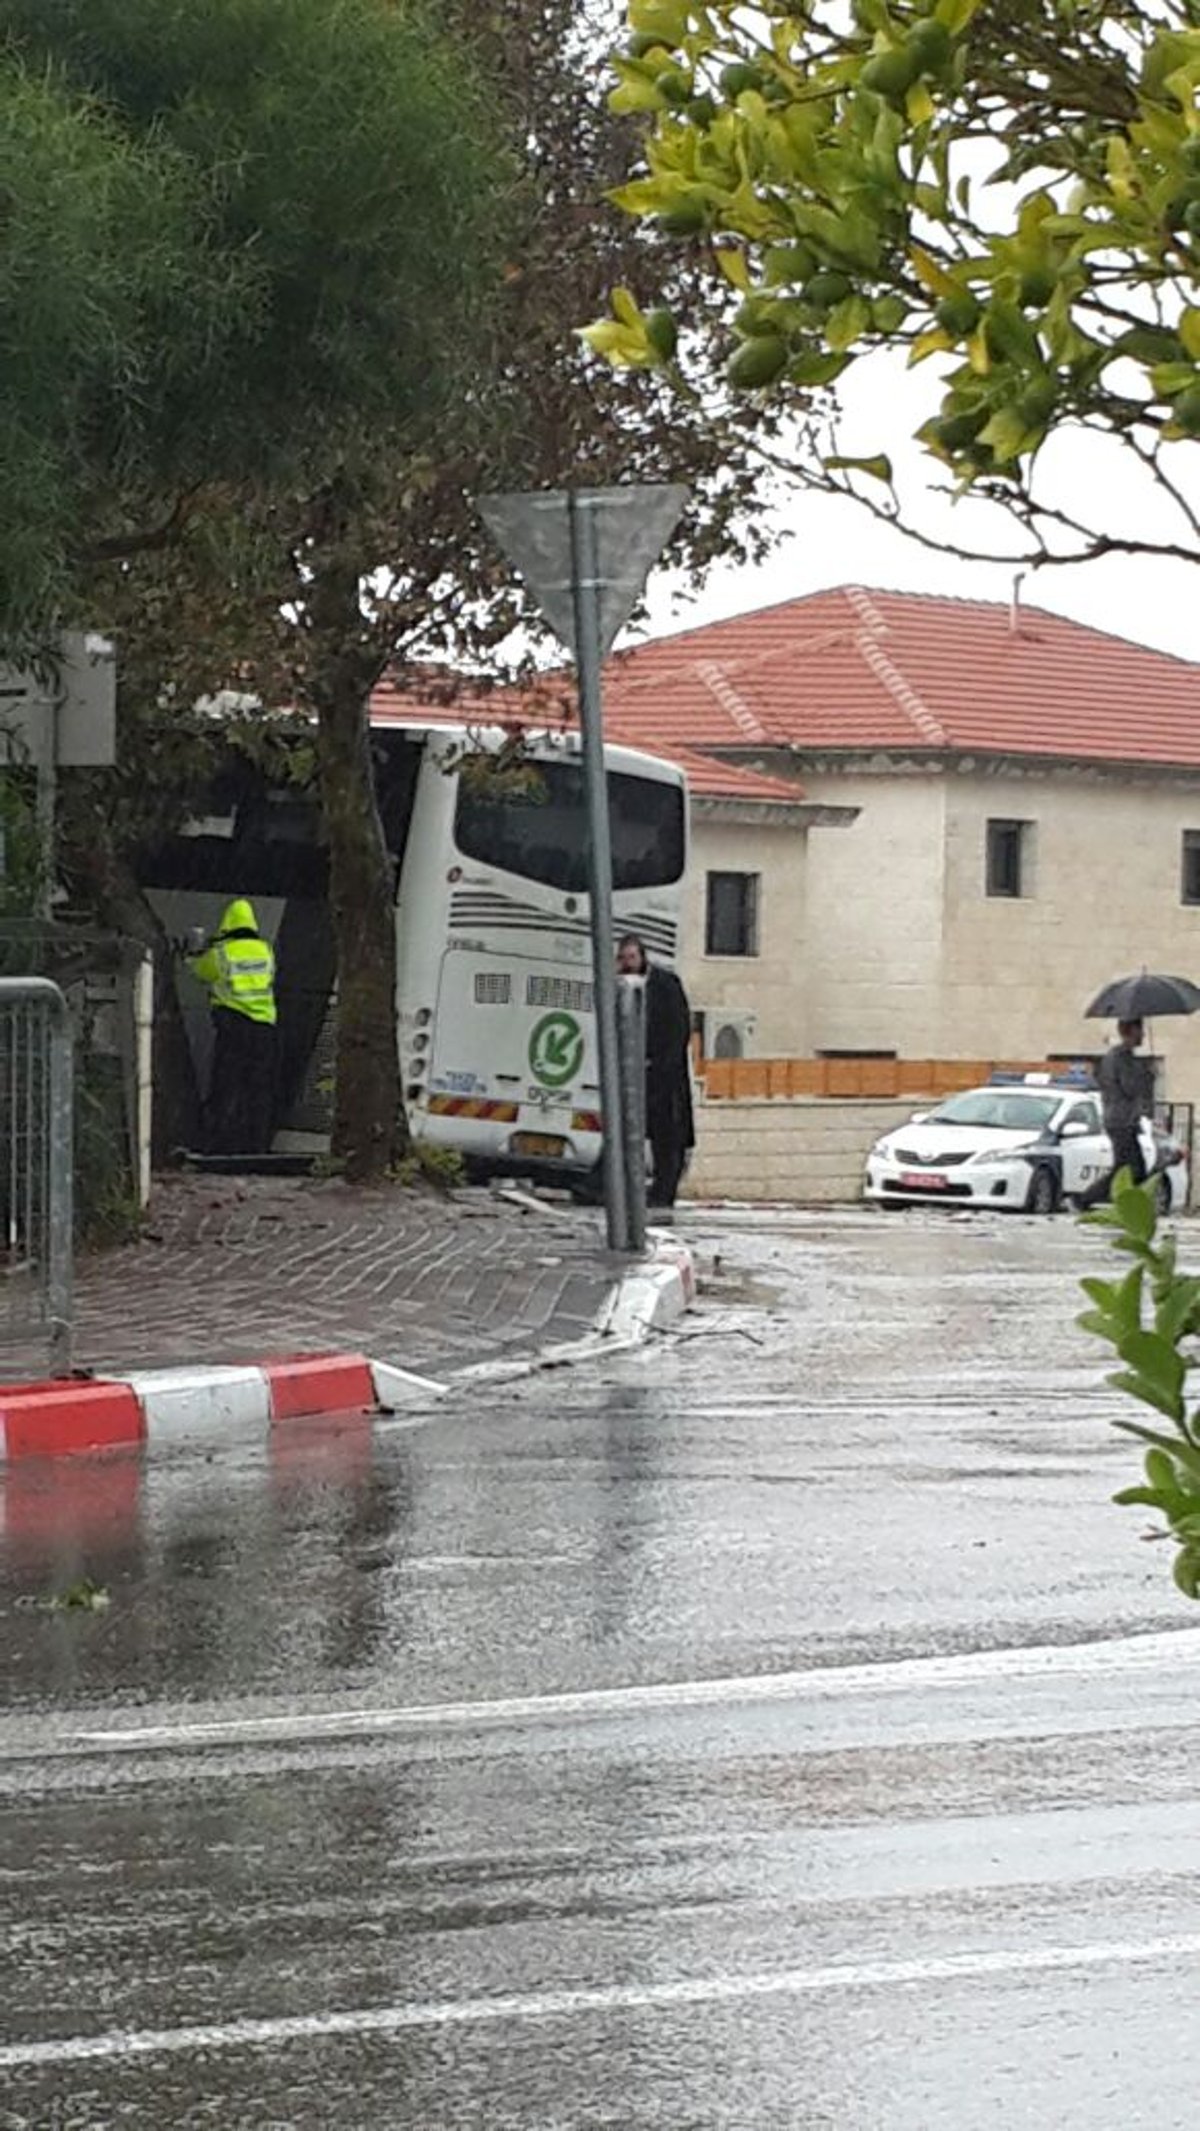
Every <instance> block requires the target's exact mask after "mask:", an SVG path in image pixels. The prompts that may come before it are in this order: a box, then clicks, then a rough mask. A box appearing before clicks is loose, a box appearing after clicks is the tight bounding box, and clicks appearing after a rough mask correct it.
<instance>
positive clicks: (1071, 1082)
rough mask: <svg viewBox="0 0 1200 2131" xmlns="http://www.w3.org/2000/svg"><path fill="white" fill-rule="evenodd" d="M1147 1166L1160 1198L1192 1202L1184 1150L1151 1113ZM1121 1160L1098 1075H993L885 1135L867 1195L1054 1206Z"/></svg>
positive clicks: (896, 1201) (874, 1153)
mask: <svg viewBox="0 0 1200 2131" xmlns="http://www.w3.org/2000/svg"><path fill="white" fill-rule="evenodd" d="M1141 1131H1142V1149H1143V1152H1144V1154H1145V1157H1146V1167H1147V1170H1148V1171H1149V1172H1150V1173H1152V1174H1154V1175H1156V1176H1157V1177H1158V1180H1159V1181H1158V1193H1159V1204H1160V1206H1161V1208H1162V1210H1163V1212H1164V1213H1170V1212H1172V1211H1174V1210H1175V1209H1177V1208H1178V1207H1181V1206H1183V1205H1185V1204H1186V1202H1187V1184H1188V1179H1187V1161H1186V1158H1185V1156H1184V1152H1183V1149H1182V1148H1181V1147H1179V1146H1177V1145H1176V1143H1175V1141H1174V1140H1172V1139H1170V1138H1169V1137H1168V1135H1167V1134H1166V1133H1165V1132H1163V1131H1161V1130H1160V1128H1159V1127H1158V1126H1157V1125H1153V1124H1151V1123H1150V1122H1149V1121H1148V1120H1146V1121H1143V1124H1142V1128H1141ZM1111 1166H1112V1150H1111V1147H1110V1143H1109V1139H1108V1135H1107V1133H1106V1132H1105V1130H1104V1126H1103V1122H1102V1120H1101V1115H1100V1098H1099V1096H1098V1094H1097V1092H1096V1089H1095V1085H1094V1083H1093V1082H1092V1080H1091V1078H1090V1076H1088V1075H1087V1074H1085V1073H1083V1072H1081V1071H1076V1072H1070V1073H1063V1074H1061V1075H1059V1074H1051V1073H994V1074H993V1075H992V1078H991V1080H990V1081H989V1082H988V1085H987V1086H986V1087H984V1088H970V1089H968V1090H967V1091H966V1092H965V1093H963V1094H961V1095H951V1096H948V1097H947V1098H946V1100H945V1101H944V1102H941V1103H939V1105H938V1107H937V1109H936V1110H925V1111H922V1112H920V1113H919V1114H918V1115H917V1116H916V1117H914V1118H912V1119H911V1120H910V1121H909V1123H908V1124H906V1125H901V1126H900V1127H899V1129H898V1130H897V1131H895V1132H888V1133H886V1134H885V1135H884V1137H883V1138H882V1139H881V1140H877V1141H876V1143H875V1145H874V1146H873V1147H872V1149H871V1152H870V1154H869V1155H868V1157H867V1174H866V1181H865V1184H864V1187H863V1189H864V1196H865V1197H866V1198H868V1199H872V1200H874V1201H875V1202H876V1203H877V1204H879V1205H884V1206H917V1205H922V1206H991V1207H994V1208H1005V1207H1007V1208H1009V1209H1011V1210H1013V1211H1015V1212H1018V1213H1039V1214H1048V1213H1053V1212H1054V1211H1055V1209H1056V1207H1058V1206H1060V1205H1061V1204H1062V1202H1063V1200H1064V1199H1067V1198H1070V1197H1072V1196H1073V1195H1074V1194H1075V1193H1076V1192H1080V1191H1085V1190H1086V1189H1087V1186H1088V1185H1089V1184H1090V1183H1092V1182H1093V1181H1094V1179H1095V1178H1097V1177H1099V1176H1104V1175H1106V1174H1107V1172H1108V1170H1109V1169H1110V1168H1111Z"/></svg>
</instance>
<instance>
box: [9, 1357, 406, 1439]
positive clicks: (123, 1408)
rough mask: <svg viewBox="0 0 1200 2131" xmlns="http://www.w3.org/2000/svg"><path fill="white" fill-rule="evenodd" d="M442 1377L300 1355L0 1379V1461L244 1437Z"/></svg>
mask: <svg viewBox="0 0 1200 2131" xmlns="http://www.w3.org/2000/svg"><path fill="white" fill-rule="evenodd" d="M445 1388H446V1387H445V1385H444V1384H438V1383H434V1382H433V1381H432V1380H431V1379H430V1378H428V1377H423V1376H415V1375H413V1374H412V1373H411V1371H409V1370H407V1369H395V1368H392V1367H391V1365H390V1364H389V1363H387V1362H372V1361H368V1360H367V1359H366V1357H365V1355H362V1354H301V1355H293V1356H291V1357H289V1358H288V1359H286V1360H279V1361H266V1362H261V1363H255V1364H247V1365H246V1366H244V1367H241V1366H237V1365H234V1366H230V1367H204V1368H201V1367H194V1366H193V1367H184V1368H179V1369H137V1370H133V1371H132V1372H131V1373H130V1374H129V1375H128V1376H125V1377H121V1378H109V1377H69V1378H59V1379H56V1380H53V1381H51V1382H47V1383H41V1384H9V1385H3V1386H0V1460H6V1459H7V1460H11V1459H15V1458H55V1457H63V1456H65V1455H68V1454H69V1453H71V1452H74V1451H87V1450H113V1449H118V1448H121V1447H123V1446H124V1447H136V1446H138V1445H140V1444H142V1443H151V1444H153V1445H154V1447H155V1448H156V1449H157V1448H160V1447H162V1446H164V1445H166V1446H169V1445H170V1444H171V1443H172V1442H181V1441H183V1440H184V1439H185V1438H186V1439H189V1440H191V1439H195V1438H197V1437H205V1438H209V1439H211V1438H213V1437H218V1438H224V1437H228V1436H233V1435H236V1436H237V1437H238V1438H239V1439H244V1438H245V1437H246V1436H247V1435H251V1434H253V1433H254V1431H255V1430H259V1431H261V1432H262V1433H263V1434H264V1435H266V1434H267V1433H268V1432H269V1431H270V1430H271V1429H273V1428H275V1427H278V1426H280V1425H281V1424H286V1423H287V1422H289V1421H299V1420H308V1419H313V1418H316V1417H317V1416H319V1415H321V1414H334V1413H365V1412H371V1413H378V1412H394V1411H395V1409H396V1408H397V1407H403V1406H408V1405H412V1404H413V1403H414V1402H416V1401H427V1400H429V1399H433V1398H441V1397H442V1396H443V1395H444V1393H445Z"/></svg>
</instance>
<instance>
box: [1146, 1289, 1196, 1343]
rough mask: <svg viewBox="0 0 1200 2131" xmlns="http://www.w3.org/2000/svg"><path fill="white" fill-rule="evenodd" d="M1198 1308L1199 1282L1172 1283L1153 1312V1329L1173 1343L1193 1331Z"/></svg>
mask: <svg viewBox="0 0 1200 2131" xmlns="http://www.w3.org/2000/svg"><path fill="white" fill-rule="evenodd" d="M1198 1306H1200V1280H1197V1279H1189V1280H1179V1279H1176V1280H1174V1281H1172V1283H1171V1285H1170V1287H1169V1288H1168V1290H1167V1293H1166V1294H1165V1295H1164V1296H1163V1299H1162V1301H1161V1302H1160V1303H1159V1305H1158V1308H1157V1309H1156V1310H1155V1312H1154V1324H1155V1329H1156V1331H1158V1332H1161V1334H1162V1336H1163V1338H1164V1339H1169V1340H1171V1342H1172V1343H1175V1342H1176V1341H1177V1340H1179V1339H1180V1338H1181V1337H1182V1336H1183V1334H1184V1332H1189V1331H1194V1330H1195V1329H1196V1326H1195V1321H1194V1320H1195V1317H1196V1312H1197V1307H1198Z"/></svg>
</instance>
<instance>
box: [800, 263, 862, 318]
mask: <svg viewBox="0 0 1200 2131" xmlns="http://www.w3.org/2000/svg"><path fill="white" fill-rule="evenodd" d="M800 294H801V295H802V296H803V298H804V301H805V303H806V304H808V306H809V308H810V309H811V310H814V311H832V309H833V307H834V304H835V303H844V302H845V300H846V297H847V296H849V295H850V294H851V283H850V280H849V277H848V276H847V275H846V274H840V273H839V272H838V270H837V268H836V267H831V266H825V267H821V268H820V270H819V271H818V272H817V273H815V274H810V275H809V278H808V280H807V281H806V282H805V284H804V287H803V288H802V289H801V291H800Z"/></svg>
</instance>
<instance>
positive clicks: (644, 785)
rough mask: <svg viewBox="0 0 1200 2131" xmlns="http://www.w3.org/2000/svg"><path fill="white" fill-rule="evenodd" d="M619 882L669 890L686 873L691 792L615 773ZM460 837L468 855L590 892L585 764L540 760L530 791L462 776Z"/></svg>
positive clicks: (611, 799) (611, 800)
mask: <svg viewBox="0 0 1200 2131" xmlns="http://www.w3.org/2000/svg"><path fill="white" fill-rule="evenodd" d="M608 811H609V821H610V825H611V831H612V863H613V887H614V889H621V888H662V887H668V886H669V885H670V884H671V883H672V882H674V881H677V880H679V879H680V878H681V876H682V874H683V867H684V856H685V816H684V795H683V791H682V788H681V787H680V786H679V785H677V784H667V783H662V782H660V781H659V779H657V778H653V777H634V776H630V775H628V774H627V773H626V772H624V771H621V770H610V771H609V773H608ZM454 840H455V843H456V844H457V846H458V849H459V851H460V852H461V853H462V855H463V857H464V858H473V859H475V860H476V861H477V862H478V863H479V864H481V865H485V866H496V867H498V868H500V869H501V870H502V871H504V872H506V873H516V874H519V875H520V877H521V878H522V879H523V880H530V881H538V882H540V883H541V885H542V886H543V887H545V888H565V889H568V890H570V891H572V892H574V893H578V892H580V891H586V889H587V885H588V871H587V817H586V813H585V810H584V793H583V770H582V767H581V765H580V764H579V763H578V762H539V763H538V764H537V765H536V777H534V778H531V779H530V780H529V787H528V789H523V788H515V789H510V790H507V791H505V790H488V788H487V786H486V784H483V785H477V784H474V783H472V782H471V781H470V780H469V779H460V781H459V787H458V803H457V809H456V814H455V823H454Z"/></svg>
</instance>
